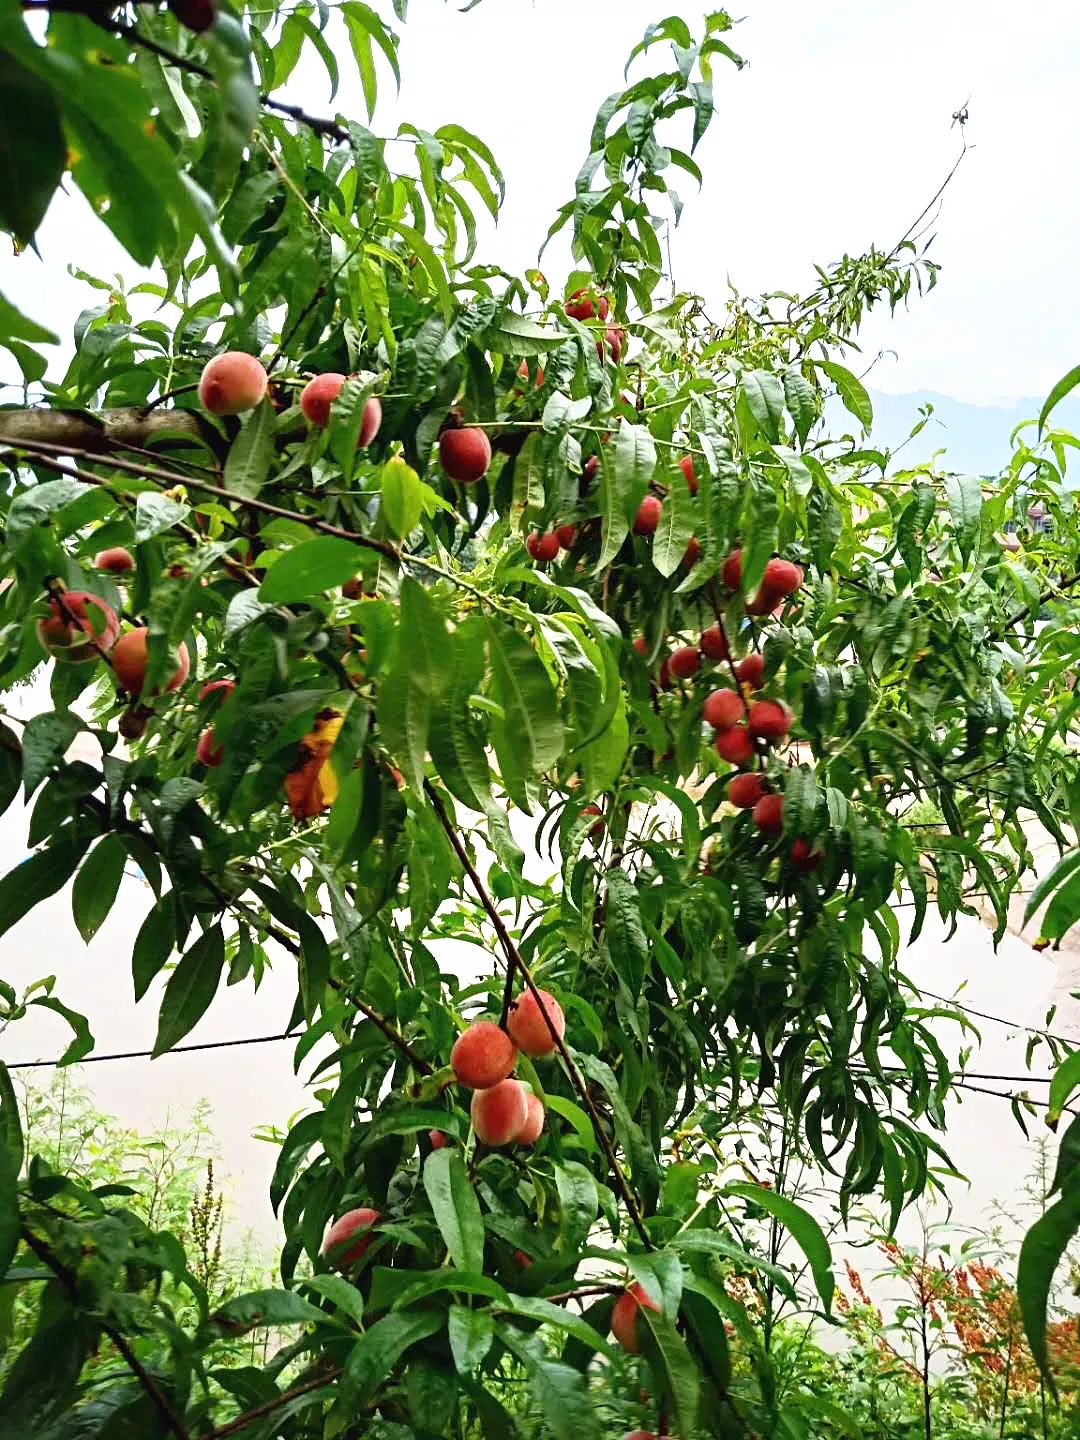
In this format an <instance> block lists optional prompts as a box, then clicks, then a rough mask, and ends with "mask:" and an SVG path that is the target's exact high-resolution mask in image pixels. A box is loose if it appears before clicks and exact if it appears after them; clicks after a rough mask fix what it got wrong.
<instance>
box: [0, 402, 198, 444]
mask: <svg viewBox="0 0 1080 1440" xmlns="http://www.w3.org/2000/svg"><path fill="white" fill-rule="evenodd" d="M211 434H212V435H213V438H214V439H215V440H220V437H219V436H218V434H217V431H216V430H214V429H213V427H212V426H211V425H209V424H208V423H207V422H206V421H205V420H204V419H203V417H202V416H201V415H199V414H198V413H197V412H196V411H194V410H164V411H162V412H160V413H154V411H153V410H152V409H150V408H149V407H144V406H142V405H124V406H120V407H118V408H116V409H112V410H105V411H103V412H102V414H101V415H92V414H91V413H90V412H89V411H88V410H48V409H44V408H39V409H33V410H0V440H2V441H4V442H5V443H6V444H8V445H12V446H16V447H18V448H23V447H24V446H25V447H26V448H27V449H29V448H30V447H31V446H32V445H37V444H47V445H51V446H52V447H53V448H55V449H59V450H60V451H61V452H62V453H63V454H65V455H71V454H74V453H76V451H78V452H81V453H83V454H93V455H100V454H105V453H108V452H109V451H110V450H113V449H115V448H116V447H117V446H118V445H134V446H137V447H139V448H141V449H145V448H146V446H147V444H148V442H150V441H153V440H156V439H159V438H164V437H166V436H171V437H174V438H181V437H183V438H185V439H186V440H187V441H188V442H190V441H191V440H193V439H194V440H203V441H205V440H207V439H208V438H210V435H211Z"/></svg>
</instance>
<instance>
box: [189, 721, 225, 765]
mask: <svg viewBox="0 0 1080 1440" xmlns="http://www.w3.org/2000/svg"><path fill="white" fill-rule="evenodd" d="M224 758H225V748H224V746H222V745H216V744H215V743H214V727H213V726H212V725H210V726H208V727H207V729H205V730H204V731H203V732H202V734H201V735H200V736H199V743H198V745H196V746H195V759H196V760H198V762H199V764H200V765H205V766H206V767H207V768H208V769H210V770H216V769H217V767H218V766H219V765H220V764H221V762H222V760H224Z"/></svg>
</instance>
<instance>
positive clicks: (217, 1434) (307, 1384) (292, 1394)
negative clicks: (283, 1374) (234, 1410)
mask: <svg viewBox="0 0 1080 1440" xmlns="http://www.w3.org/2000/svg"><path fill="white" fill-rule="evenodd" d="M341 1369H342V1367H341V1366H340V1365H332V1366H331V1367H330V1368H329V1369H327V1370H325V1371H323V1373H322V1374H321V1375H318V1376H313V1377H312V1378H311V1379H310V1380H305V1381H304V1382H303V1384H301V1385H294V1386H293V1388H292V1389H291V1390H283V1391H282V1393H281V1394H280V1395H275V1396H274V1398H273V1399H272V1400H264V1401H263V1403H262V1404H261V1405H256V1406H255V1408H254V1409H253V1410H245V1411H244V1413H243V1415H237V1417H236V1419H235V1420H230V1421H229V1423H228V1424H227V1425H219V1426H218V1428H217V1429H216V1430H207V1431H206V1432H205V1433H204V1434H203V1435H202V1436H201V1437H200V1440H224V1437H225V1436H226V1435H235V1434H236V1433H237V1432H238V1431H240V1430H245V1429H246V1428H247V1427H248V1426H249V1425H250V1424H251V1422H252V1421H253V1420H261V1419H262V1418H263V1416H265V1415H272V1414H273V1413H274V1411H275V1410H280V1409H281V1407H282V1406H283V1405H287V1404H288V1403H289V1401H290V1400H295V1399H296V1398H297V1397H298V1396H300V1395H308V1394H310V1393H311V1392H312V1391H313V1390H320V1389H321V1388H322V1387H323V1386H324V1385H329V1384H330V1382H331V1380H336V1379H337V1377H338V1376H339V1375H340V1374H341Z"/></svg>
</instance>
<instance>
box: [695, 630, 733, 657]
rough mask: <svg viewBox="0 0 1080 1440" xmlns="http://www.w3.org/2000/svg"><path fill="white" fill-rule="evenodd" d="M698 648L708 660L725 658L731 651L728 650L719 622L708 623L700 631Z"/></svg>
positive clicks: (725, 637)
mask: <svg viewBox="0 0 1080 1440" xmlns="http://www.w3.org/2000/svg"><path fill="white" fill-rule="evenodd" d="M698 648H699V649H700V650H701V653H702V654H703V655H704V656H705V657H706V659H708V660H726V659H727V658H728V655H729V654H730V653H731V652H730V651H729V650H728V643H727V636H726V635H725V634H724V630H723V627H722V626H721V625H719V624H717V625H710V626H709V628H708V629H707V630H703V631H702V632H701V638H700V640H699V641H698Z"/></svg>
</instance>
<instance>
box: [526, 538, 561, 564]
mask: <svg viewBox="0 0 1080 1440" xmlns="http://www.w3.org/2000/svg"><path fill="white" fill-rule="evenodd" d="M525 549H526V550H527V551H528V552H529V554H530V555H531V556H532V558H533V559H534V560H535V561H536V562H537V563H538V564H540V565H547V564H549V563H550V562H551V561H552V560H555V559H557V558H558V554H559V537H558V536H557V535H556V534H555V533H554V531H548V532H547V533H545V534H543V535H541V534H540V532H539V530H534V531H532V533H531V534H530V535H529V537H528V539H527V540H526V541H525Z"/></svg>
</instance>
